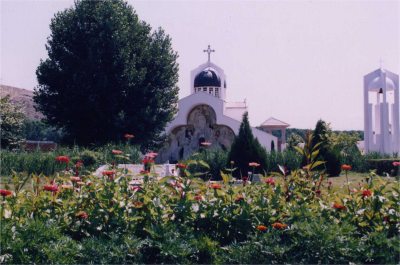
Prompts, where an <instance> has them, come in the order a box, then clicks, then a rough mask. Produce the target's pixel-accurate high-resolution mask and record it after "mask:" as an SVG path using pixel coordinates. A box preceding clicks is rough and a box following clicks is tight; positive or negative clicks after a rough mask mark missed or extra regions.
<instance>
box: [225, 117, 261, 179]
mask: <svg viewBox="0 0 400 265" xmlns="http://www.w3.org/2000/svg"><path fill="white" fill-rule="evenodd" d="M228 161H229V162H228V165H227V166H228V167H230V166H231V165H230V163H231V161H233V163H234V167H236V168H237V169H238V170H236V171H235V173H234V176H235V177H236V178H242V177H243V176H247V175H248V172H249V171H253V170H254V173H260V172H261V173H262V172H264V171H266V170H267V152H266V150H265V149H264V148H263V147H262V146H261V144H260V143H259V142H258V140H257V138H255V137H254V136H253V133H252V131H251V127H250V124H249V117H248V113H247V112H246V113H244V114H243V119H242V123H241V124H240V129H239V134H238V135H237V136H236V137H235V140H234V141H233V143H232V146H231V149H230V152H229V154H228ZM251 162H256V163H258V164H260V167H257V168H254V169H253V168H251V167H250V166H249V163H251Z"/></svg>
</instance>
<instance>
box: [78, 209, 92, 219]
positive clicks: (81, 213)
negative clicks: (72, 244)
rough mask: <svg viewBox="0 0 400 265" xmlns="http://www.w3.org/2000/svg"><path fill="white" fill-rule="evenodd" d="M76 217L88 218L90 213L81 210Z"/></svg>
mask: <svg viewBox="0 0 400 265" xmlns="http://www.w3.org/2000/svg"><path fill="white" fill-rule="evenodd" d="M76 217H78V218H81V219H88V217H89V215H88V214H87V213H86V212H84V211H80V212H79V213H77V214H76Z"/></svg>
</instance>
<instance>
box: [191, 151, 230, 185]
mask: <svg viewBox="0 0 400 265" xmlns="http://www.w3.org/2000/svg"><path fill="white" fill-rule="evenodd" d="M188 160H201V161H204V162H205V163H207V165H209V167H210V169H209V170H208V172H207V173H208V174H207V176H203V179H204V180H208V179H213V180H221V170H224V169H225V168H226V165H227V161H228V152H226V151H224V150H221V149H211V150H208V149H205V150H201V151H200V152H198V153H194V154H193V155H191V156H190V157H189V158H188ZM190 170H191V171H192V172H201V171H204V167H203V166H201V165H191V166H190Z"/></svg>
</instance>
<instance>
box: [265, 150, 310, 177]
mask: <svg viewBox="0 0 400 265" xmlns="http://www.w3.org/2000/svg"><path fill="white" fill-rule="evenodd" d="M301 161H302V156H301V155H300V154H299V153H298V152H297V151H293V150H290V149H286V150H284V151H283V152H270V153H267V162H266V165H267V169H266V172H278V171H279V168H278V165H282V166H285V167H286V168H287V169H289V170H291V169H296V168H299V167H300V166H301Z"/></svg>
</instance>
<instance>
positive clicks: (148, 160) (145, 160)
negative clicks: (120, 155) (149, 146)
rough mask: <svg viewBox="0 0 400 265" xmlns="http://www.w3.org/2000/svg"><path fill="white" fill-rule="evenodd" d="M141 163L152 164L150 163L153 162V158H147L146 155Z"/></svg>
mask: <svg viewBox="0 0 400 265" xmlns="http://www.w3.org/2000/svg"><path fill="white" fill-rule="evenodd" d="M142 163H143V164H144V165H146V164H152V163H154V160H153V159H152V158H147V157H145V158H144V159H143V160H142Z"/></svg>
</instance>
